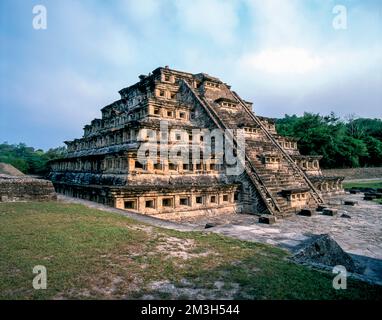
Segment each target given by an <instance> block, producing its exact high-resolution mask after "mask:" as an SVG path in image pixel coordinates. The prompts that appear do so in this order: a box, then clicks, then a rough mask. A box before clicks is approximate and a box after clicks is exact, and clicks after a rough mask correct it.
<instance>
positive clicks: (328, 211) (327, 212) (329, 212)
mask: <svg viewBox="0 0 382 320" xmlns="http://www.w3.org/2000/svg"><path fill="white" fill-rule="evenodd" d="M337 213H338V210H337V209H333V208H325V209H324V210H322V214H323V215H324V216H332V217H333V216H335V215H336V214H337Z"/></svg>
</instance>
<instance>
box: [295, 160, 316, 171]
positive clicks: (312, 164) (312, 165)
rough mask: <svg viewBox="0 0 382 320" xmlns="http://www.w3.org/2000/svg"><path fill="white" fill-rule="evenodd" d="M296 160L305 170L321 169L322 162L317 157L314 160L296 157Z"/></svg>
mask: <svg viewBox="0 0 382 320" xmlns="http://www.w3.org/2000/svg"><path fill="white" fill-rule="evenodd" d="M294 162H295V163H296V164H297V165H298V166H299V167H300V168H302V169H303V170H319V169H320V162H319V160H317V159H314V160H299V159H295V160H294Z"/></svg>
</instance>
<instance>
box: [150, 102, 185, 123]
mask: <svg viewBox="0 0 382 320" xmlns="http://www.w3.org/2000/svg"><path fill="white" fill-rule="evenodd" d="M148 114H149V115H150V116H156V117H159V118H166V119H176V120H182V121H187V120H189V119H190V112H189V111H188V110H186V109H181V108H164V107H156V106H152V105H150V106H149V108H148Z"/></svg>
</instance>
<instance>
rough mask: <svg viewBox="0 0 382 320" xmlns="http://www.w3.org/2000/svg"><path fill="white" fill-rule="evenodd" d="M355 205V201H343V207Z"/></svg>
mask: <svg viewBox="0 0 382 320" xmlns="http://www.w3.org/2000/svg"><path fill="white" fill-rule="evenodd" d="M356 204H358V202H357V201H352V200H345V201H344V205H345V206H354V205H356Z"/></svg>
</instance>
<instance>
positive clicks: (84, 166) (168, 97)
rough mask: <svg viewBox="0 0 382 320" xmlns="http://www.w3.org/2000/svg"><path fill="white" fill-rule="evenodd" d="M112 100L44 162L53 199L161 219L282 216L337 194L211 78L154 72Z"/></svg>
mask: <svg viewBox="0 0 382 320" xmlns="http://www.w3.org/2000/svg"><path fill="white" fill-rule="evenodd" d="M119 93H120V95H121V98H120V99H119V100H118V101H115V102H113V103H111V104H110V105H108V106H105V107H104V108H102V110H101V111H102V118H101V119H94V120H93V121H91V123H90V124H88V125H86V126H85V127H84V134H83V137H82V138H80V139H75V140H73V141H66V142H65V143H66V145H67V154H66V155H65V157H63V158H61V159H57V160H54V161H52V162H51V169H52V170H51V174H50V177H51V179H52V182H53V184H54V187H55V189H56V191H57V192H59V193H63V194H65V195H69V196H72V197H80V198H84V199H88V200H92V201H96V202H100V203H103V204H107V205H110V206H114V207H116V208H120V209H126V210H129V211H136V212H139V213H142V214H147V215H153V216H157V217H159V218H163V219H171V220H177V219H181V218H182V217H190V216H200V215H215V214H216V215H217V214H222V213H247V214H271V215H275V216H277V217H285V216H288V215H291V214H295V213H298V212H299V211H300V210H301V209H303V208H304V209H306V208H310V209H315V208H317V207H318V206H319V205H322V204H324V202H325V199H326V198H327V197H329V196H331V195H333V194H337V193H342V192H343V189H342V180H343V177H325V176H323V174H322V172H321V170H320V165H319V161H320V159H321V157H320V156H316V155H314V156H313V155H312V156H309V155H301V154H300V152H299V151H298V141H296V140H295V139H293V138H287V137H282V136H280V135H278V134H277V132H276V127H275V122H274V121H273V120H272V119H270V118H266V117H260V116H257V115H256V114H255V113H254V112H253V106H252V103H251V102H248V101H245V100H243V99H242V98H241V97H239V95H238V94H237V93H236V92H234V91H232V90H231V87H230V86H229V85H228V84H226V83H224V82H222V81H221V80H220V79H218V78H215V77H212V76H210V75H208V74H204V73H198V74H191V73H187V72H181V71H177V70H172V69H170V68H168V67H164V68H157V69H155V70H154V71H153V72H151V73H150V74H149V75H141V76H139V82H137V83H136V84H134V85H132V86H130V87H127V88H124V89H122V90H120V91H119Z"/></svg>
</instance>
